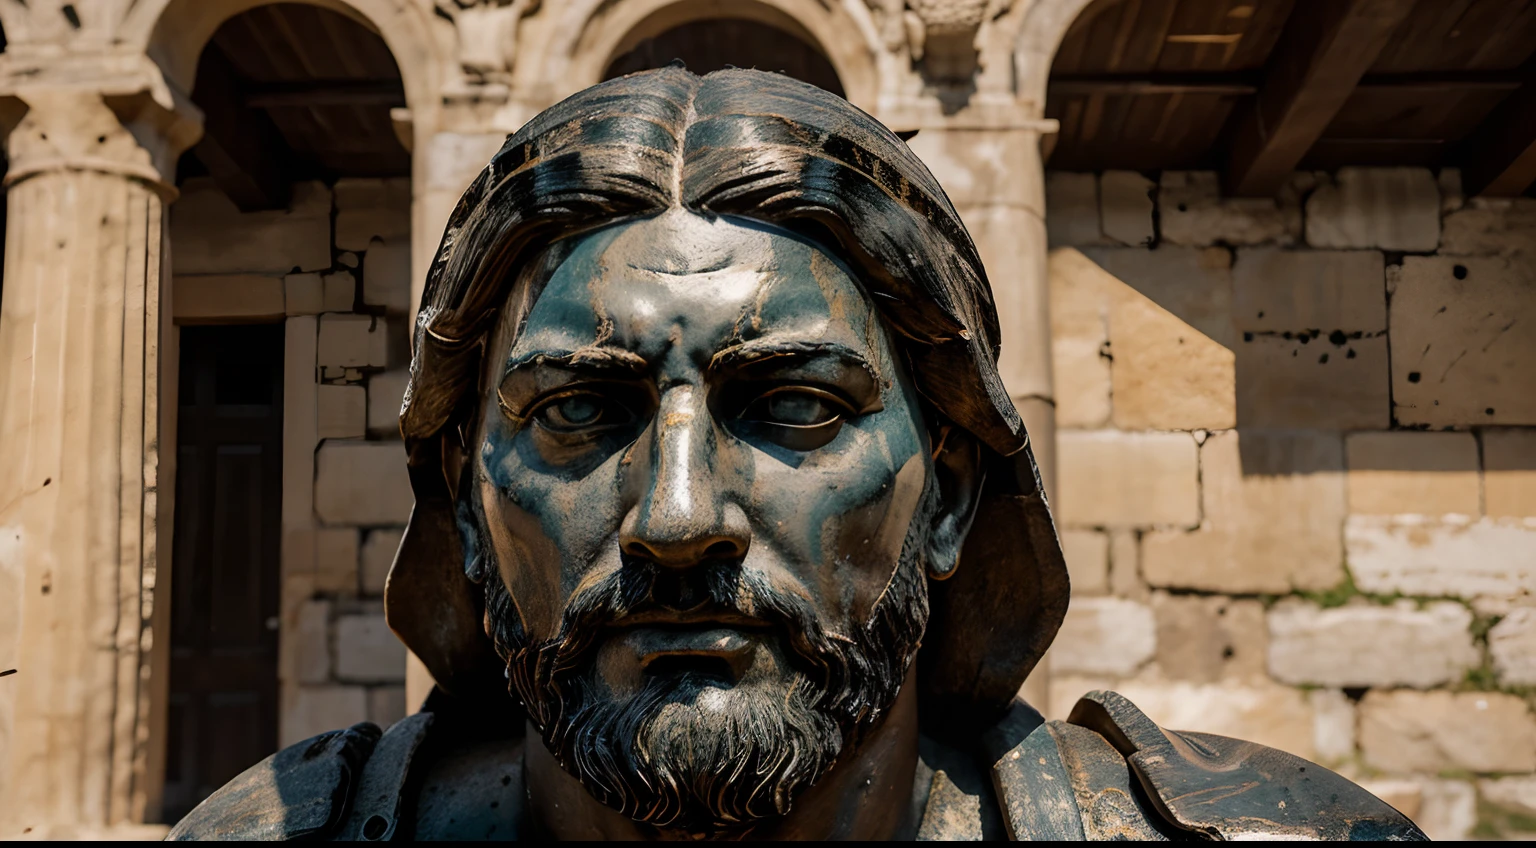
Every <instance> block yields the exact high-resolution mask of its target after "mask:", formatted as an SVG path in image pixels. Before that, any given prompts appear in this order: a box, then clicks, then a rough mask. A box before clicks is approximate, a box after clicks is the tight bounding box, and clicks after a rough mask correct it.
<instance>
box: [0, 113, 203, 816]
mask: <svg viewBox="0 0 1536 848" xmlns="http://www.w3.org/2000/svg"><path fill="white" fill-rule="evenodd" d="M10 100H11V106H12V107H13V109H14V111H16V112H19V111H20V110H21V109H25V112H24V113H23V114H21V117H20V121H19V123H18V124H17V126H16V127H15V129H14V130H13V131H12V133H11V135H10V137H9V139H8V150H9V152H10V158H11V169H10V172H9V174H8V175H7V178H6V183H7V202H8V214H7V220H8V227H7V232H6V240H5V277H4V297H3V302H0V665H3V666H6V667H15V668H17V669H18V673H17V674H15V675H12V676H10V677H7V678H0V837H7V836H15V835H18V833H19V832H20V831H22V830H25V829H28V828H30V829H31V830H32V834H31V835H34V836H35V835H69V834H70V832H71V829H72V828H78V830H77V831H75V832H77V833H79V834H80V835H89V834H91V833H93V832H99V830H100V829H102V828H105V827H107V826H111V825H117V824H122V823H128V822H136V821H143V820H144V817H145V815H146V812H147V811H148V810H149V808H151V807H152V806H155V805H157V803H158V792H159V785H160V782H161V775H160V772H161V771H162V769H163V752H162V751H160V750H159V749H160V748H161V747H163V746H161V745H159V744H155V745H151V744H150V742H151V740H152V739H154V740H155V741H156V742H157V743H158V742H160V741H163V739H162V738H161V737H162V736H163V734H162V733H160V732H157V731H158V730H159V729H160V728H163V726H164V721H165V716H164V707H165V704H164V701H165V692H164V686H165V678H166V675H165V674H164V673H163V665H162V664H163V662H164V660H165V651H164V650H163V648H164V647H165V646H167V645H168V643H169V634H168V633H166V632H165V626H166V625H167V624H168V619H166V618H165V616H164V609H163V608H164V606H165V604H166V602H167V599H168V595H167V593H166V591H165V588H166V587H165V583H166V582H167V580H166V579H167V578H168V576H169V543H170V538H169V526H170V522H169V520H168V519H169V516H168V515H166V514H165V512H166V507H168V506H169V498H168V497H166V499H164V500H162V498H161V494H162V492H164V491H165V490H166V489H167V488H168V487H169V484H170V482H171V481H172V479H173V475H171V474H169V473H168V468H169V466H170V463H171V461H172V460H173V459H174V444H175V442H174V436H173V434H171V433H169V432H168V429H169V428H168V427H167V424H169V425H170V427H174V420H175V419H174V412H175V409H174V402H172V403H170V404H167V406H168V408H166V409H163V408H162V405H161V400H162V394H161V388H162V374H163V373H166V372H165V369H164V365H165V364H166V361H165V354H166V351H167V348H168V345H167V340H168V339H169V338H170V336H169V331H170V325H169V320H168V318H169V316H168V311H167V310H168V308H169V297H168V295H169V291H168V285H169V274H168V273H167V268H166V267H165V266H166V263H165V258H166V232H165V226H164V222H165V205H166V201H167V200H168V199H169V196H170V195H171V194H172V193H173V190H172V189H170V188H168V187H167V186H166V185H165V184H164V183H163V182H162V181H161V179H160V172H161V168H163V167H164V166H165V165H164V163H165V160H166V159H171V161H174V158H173V157H174V153H175V152H176V150H175V148H177V147H179V146H181V145H180V144H179V143H175V144H169V145H167V144H166V143H165V140H166V136H165V134H164V133H161V132H156V131H155V129H156V128H155V127H153V126H146V125H145V124H144V121H143V120H141V119H142V118H143V117H144V116H145V115H152V114H155V113H156V112H157V109H156V108H155V107H154V106H153V104H146V103H145V102H138V101H134V99H132V98H126V99H125V98H117V99H116V100H115V101H114V100H112V99H111V98H107V99H104V98H103V97H102V96H100V95H99V94H97V93H95V92H92V91H84V90H78V89H71V90H40V91H33V92H28V93H20V94H18V95H17V96H16V97H15V98H11V99H10ZM109 103H110V104H111V105H109ZM162 126H169V125H168V124H166V125H162ZM145 140H148V141H149V144H147V145H146V144H145V143H144V141H145ZM172 364H173V365H174V363H172ZM169 373H171V374H174V373H175V371H174V368H173V369H172V370H171V371H170V372H169ZM171 397H172V398H174V394H172V395H171ZM163 412H165V413H169V414H167V415H163V414H162V413H163ZM162 444H165V445H167V446H169V447H168V448H167V449H166V450H165V451H164V452H162V450H161V445H162ZM162 487H165V488H162ZM162 529H163V530H164V532H162ZM157 584H158V585H157ZM156 666H159V667H158V668H157V667H156ZM152 672H153V673H152ZM156 687H158V689H157V688H156ZM157 724H158V725H159V727H158V728H157V727H156V725H157Z"/></svg>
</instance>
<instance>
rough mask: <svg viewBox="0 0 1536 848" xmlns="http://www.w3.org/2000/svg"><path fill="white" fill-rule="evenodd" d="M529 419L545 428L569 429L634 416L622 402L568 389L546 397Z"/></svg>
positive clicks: (610, 424)
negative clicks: (563, 392) (544, 401)
mask: <svg viewBox="0 0 1536 848" xmlns="http://www.w3.org/2000/svg"><path fill="white" fill-rule="evenodd" d="M533 418H534V420H535V421H537V422H538V423H539V425H540V426H542V427H544V428H546V429H549V430H554V431H556V432H572V431H576V430H588V429H593V428H599V427H616V426H619V425H622V424H626V423H628V422H630V421H632V420H633V419H634V413H633V412H631V411H630V409H629V407H627V406H625V405H624V404H622V403H620V402H618V401H616V400H614V399H612V398H608V397H604V396H603V395H600V394H597V393H596V392H572V393H570V394H566V395H560V396H557V397H555V398H552V399H550V400H549V401H547V402H546V403H544V404H543V405H542V406H540V407H539V408H538V409H537V410H536V411H535V412H534V413H533Z"/></svg>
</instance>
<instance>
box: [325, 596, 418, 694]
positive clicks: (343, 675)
mask: <svg viewBox="0 0 1536 848" xmlns="http://www.w3.org/2000/svg"><path fill="white" fill-rule="evenodd" d="M336 676H337V677H338V678H340V679H342V680H352V681H368V682H388V683H403V682H405V645H403V644H401V643H400V640H399V639H397V638H395V634H394V633H393V632H391V631H390V629H389V625H387V624H385V623H384V616H383V614H382V613H381V614H378V615H343V616H341V617H339V618H337V619H336Z"/></svg>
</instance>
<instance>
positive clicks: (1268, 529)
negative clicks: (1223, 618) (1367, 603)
mask: <svg viewBox="0 0 1536 848" xmlns="http://www.w3.org/2000/svg"><path fill="white" fill-rule="evenodd" d="M1342 441H1343V440H1342V439H1341V438H1340V437H1339V436H1338V435H1337V434H1332V433H1326V432H1295V433H1286V432H1263V431H1242V432H1241V435H1239V431H1228V432H1225V433H1216V434H1213V435H1211V437H1210V438H1208V439H1207V440H1206V441H1205V444H1204V445H1202V446H1201V448H1200V468H1201V471H1200V474H1201V482H1202V492H1201V502H1202V504H1203V508H1204V513H1205V520H1204V522H1203V523H1202V525H1201V528H1200V529H1199V530H1198V531H1195V532H1192V533H1186V532H1181V531H1171V530H1154V531H1152V532H1150V533H1148V534H1146V535H1144V536H1143V537H1142V545H1141V573H1142V576H1143V577H1144V578H1145V579H1146V581H1147V582H1148V583H1150V584H1151V585H1153V586H1164V587H1169V588H1184V589H1199V590H1202V591H1208V592H1230V593H1234V594H1253V593H1285V592H1289V591H1291V590H1293V589H1303V590H1320V589H1327V588H1330V587H1332V586H1335V585H1338V583H1339V582H1340V581H1341V580H1343V579H1344V566H1343V561H1344V556H1343V551H1342V550H1341V547H1340V544H1339V526H1340V525H1341V524H1342V523H1343V521H1344V479H1343V473H1342V472H1343V463H1344V457H1343V453H1344V450H1343V444H1342Z"/></svg>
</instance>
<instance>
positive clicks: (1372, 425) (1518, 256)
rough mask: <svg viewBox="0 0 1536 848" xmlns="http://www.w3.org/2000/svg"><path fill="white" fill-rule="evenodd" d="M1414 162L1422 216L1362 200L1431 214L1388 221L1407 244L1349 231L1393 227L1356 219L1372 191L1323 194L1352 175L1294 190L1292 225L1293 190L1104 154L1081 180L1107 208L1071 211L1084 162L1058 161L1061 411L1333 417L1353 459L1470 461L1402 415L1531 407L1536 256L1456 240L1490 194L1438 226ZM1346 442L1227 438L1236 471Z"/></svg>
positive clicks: (1461, 418) (1338, 460) (1146, 423)
mask: <svg viewBox="0 0 1536 848" xmlns="http://www.w3.org/2000/svg"><path fill="white" fill-rule="evenodd" d="M1399 170H1403V171H1408V170H1411V169H1399ZM1418 173H1421V174H1422V176H1423V181H1424V182H1426V183H1427V184H1428V188H1429V190H1430V192H1431V193H1432V196H1431V198H1430V199H1429V200H1430V201H1431V202H1430V203H1427V204H1421V205H1422V206H1424V207H1425V208H1423V209H1422V213H1424V215H1423V216H1425V217H1427V218H1428V219H1429V220H1428V221H1427V222H1415V221H1414V220H1413V218H1414V216H1415V215H1417V214H1421V210H1419V209H1415V207H1414V206H1413V204H1411V203H1404V204H1402V205H1399V206H1397V208H1392V209H1385V210H1374V211H1376V212H1378V213H1380V214H1379V215H1378V216H1377V217H1382V218H1387V219H1388V220H1387V225H1388V227H1387V228H1390V229H1395V230H1398V231H1407V234H1408V235H1409V236H1412V235H1413V232H1412V231H1413V230H1414V229H1417V230H1420V231H1427V235H1425V236H1420V237H1418V238H1417V243H1414V242H1413V240H1412V239H1402V238H1399V239H1397V241H1398V242H1399V243H1402V244H1403V246H1404V247H1408V248H1416V249H1417V250H1422V251H1425V252H1424V253H1421V254H1417V253H1408V251H1407V250H1402V251H1392V250H1380V249H1361V248H1362V247H1364V244H1368V243H1370V242H1371V241H1392V239H1390V238H1388V239H1380V238H1378V239H1368V238H1353V239H1352V238H1351V235H1357V236H1358V235H1359V234H1358V233H1351V230H1354V231H1359V230H1362V229H1367V228H1369V226H1370V225H1369V223H1368V222H1362V221H1360V220H1358V219H1361V218H1364V217H1366V215H1367V214H1368V213H1369V212H1371V211H1373V210H1363V211H1362V210H1359V209H1354V208H1351V207H1349V206H1348V205H1346V204H1343V203H1340V202H1337V201H1335V200H1334V199H1333V196H1334V195H1336V194H1338V193H1341V192H1342V191H1344V190H1347V188H1348V184H1347V182H1346V183H1345V188H1344V189H1340V188H1339V187H1338V185H1337V184H1336V183H1335V182H1333V181H1331V180H1328V178H1326V177H1325V178H1324V180H1325V181H1326V182H1325V183H1324V185H1323V186H1321V187H1320V188H1316V189H1313V190H1312V191H1311V195H1310V197H1308V198H1306V211H1307V213H1308V214H1307V217H1306V221H1305V227H1303V215H1302V206H1301V204H1302V198H1301V197H1300V194H1299V192H1296V191H1294V190H1293V191H1291V192H1290V193H1289V196H1288V197H1287V196H1284V195H1283V196H1282V197H1281V198H1280V200H1278V201H1276V200H1272V199H1262V200H1247V199H1244V200H1233V199H1222V198H1219V197H1217V195H1216V192H1215V186H1214V181H1213V180H1212V181H1211V183H1212V184H1210V185H1204V184H1203V183H1204V182H1206V181H1205V180H1202V179H1200V177H1202V176H1203V175H1200V174H1167V175H1165V176H1164V178H1163V180H1162V185H1161V186H1160V187H1159V186H1156V185H1154V184H1153V183H1152V182H1151V181H1150V180H1147V179H1146V178H1144V177H1142V176H1141V175H1139V174H1134V173H1131V172H1110V173H1107V174H1105V175H1104V176H1103V178H1102V181H1101V185H1100V187H1099V189H1098V190H1099V192H1100V195H1099V196H1098V197H1097V198H1094V197H1093V196H1092V195H1090V196H1089V197H1090V198H1091V199H1094V200H1097V201H1100V202H1101V203H1102V219H1100V218H1099V216H1098V215H1095V216H1094V217H1093V218H1092V219H1089V220H1086V221H1085V220H1082V219H1081V218H1080V217H1079V218H1077V219H1075V224H1076V226H1074V220H1073V215H1072V209H1071V206H1072V204H1071V202H1070V201H1071V200H1072V197H1071V195H1072V194H1073V193H1074V192H1073V191H1072V190H1071V189H1072V188H1073V186H1072V185H1071V184H1072V183H1078V184H1079V186H1080V187H1083V188H1087V189H1088V190H1089V191H1092V190H1093V186H1092V182H1091V181H1092V180H1093V179H1094V178H1093V175H1087V174H1065V173H1056V174H1052V175H1051V182H1052V183H1053V186H1052V188H1053V191H1052V192H1051V194H1052V198H1051V202H1052V207H1051V208H1052V212H1051V216H1050V219H1049V220H1050V223H1051V229H1052V241H1053V246H1056V250H1055V251H1054V252H1053V253H1052V257H1051V270H1052V276H1053V283H1052V286H1053V291H1052V313H1053V334H1054V344H1055V347H1054V354H1055V357H1056V360H1057V361H1056V363H1055V367H1056V371H1057V375H1058V376H1057V385H1058V386H1059V387H1063V388H1062V389H1061V390H1059V391H1058V395H1059V397H1058V425H1059V426H1061V427H1064V428H1102V427H1113V428H1115V429H1118V430H1126V431H1146V430H1154V431H1181V430H1182V431H1200V430H1204V431H1222V430H1228V429H1232V428H1237V429H1240V430H1250V431H1258V430H1264V431H1308V432H1319V433H1342V434H1350V435H1349V437H1348V439H1347V441H1348V450H1347V453H1348V458H1349V462H1348V467H1350V468H1351V469H1355V470H1368V469H1376V470H1405V471H1407V470H1412V471H1417V472H1426V471H1443V472H1447V473H1452V472H1458V471H1466V470H1471V471H1473V472H1475V471H1476V469H1477V466H1478V462H1479V451H1478V443H1477V439H1476V438H1475V437H1474V436H1473V435H1472V434H1471V433H1466V432H1458V433H1455V434H1451V433H1445V434H1444V437H1443V438H1439V439H1435V438H1429V437H1428V434H1424V435H1422V436H1421V435H1417V434H1413V435H1410V434H1409V433H1407V432H1403V431H1437V432H1438V431H1446V430H1456V431H1466V430H1469V429H1473V428H1477V429H1480V430H1486V432H1485V433H1484V435H1485V437H1486V436H1488V435H1494V437H1495V439H1497V438H1502V437H1501V436H1498V435H1497V434H1499V433H1500V432H1501V431H1500V430H1497V429H1487V428H1497V427H1501V426H1511V425H1513V426H1519V425H1529V424H1536V377H1533V376H1531V373H1530V370H1529V367H1528V363H1530V362H1531V361H1533V360H1536V333H1531V332H1522V330H1521V328H1522V327H1528V326H1529V325H1531V324H1533V323H1536V261H1533V260H1532V259H1531V258H1527V257H1526V256H1524V255H1523V253H1522V251H1523V250H1528V249H1529V246H1528V245H1527V246H1526V247H1524V248H1522V247H1521V245H1522V244H1523V243H1525V242H1524V240H1521V239H1511V240H1510V241H1509V248H1510V249H1508V250H1502V251H1496V252H1492V253H1491V254H1489V253H1488V252H1487V251H1484V252H1485V255H1464V254H1462V253H1459V252H1457V253H1453V252H1452V251H1458V250H1466V249H1468V248H1477V247H1478V245H1471V244H1467V242H1468V241H1469V239H1468V238H1466V237H1465V236H1466V231H1467V230H1469V229H1474V228H1475V229H1478V230H1483V231H1486V230H1487V229H1488V227H1489V226H1490V221H1488V220H1487V219H1488V218H1489V217H1490V216H1489V211H1490V210H1483V209H1476V208H1470V207H1469V208H1468V209H1466V210H1464V211H1462V212H1453V213H1451V214H1450V215H1448V216H1447V220H1446V225H1445V244H1443V245H1442V244H1441V243H1440V237H1441V233H1440V229H1441V228H1440V220H1439V213H1440V208H1439V206H1440V204H1439V197H1438V192H1436V191H1435V184H1434V182H1433V179H1432V178H1431V177H1430V175H1429V174H1428V172H1418ZM1211 176H1214V175H1211ZM1344 176H1345V179H1346V181H1347V180H1348V179H1349V178H1350V176H1351V175H1347V174H1346V175H1344ZM1085 177H1086V178H1087V181H1086V183H1085V181H1083V180H1082V178H1085ZM1064 184H1065V185H1064ZM1079 193H1080V192H1079ZM1154 195H1157V200H1156V202H1154V199H1153V196H1154ZM1063 200H1065V201H1066V202H1061V201H1063ZM1094 205H1095V206H1098V205H1099V203H1095V204H1094ZM1062 206H1065V207H1067V208H1065V209H1063V208H1061V207H1062ZM1154 207H1155V211H1156V212H1157V214H1156V215H1154V214H1151V213H1152V212H1153V211H1154ZM1330 207H1332V208H1330ZM1138 213H1139V214H1138ZM1330 213H1335V214H1334V215H1333V217H1335V218H1338V219H1340V220H1329V218H1330ZM1527 214H1533V213H1527ZM1458 216H1463V217H1476V218H1480V219H1482V220H1475V221H1473V220H1468V221H1459V220H1457V218H1458ZM1063 217H1066V218H1068V219H1069V220H1068V221H1065V222H1063V221H1061V220H1060V219H1061V218H1063ZM1350 219H1355V220H1350ZM1128 221H1129V222H1133V223H1136V222H1140V223H1141V226H1140V227H1139V228H1137V227H1135V226H1131V225H1128V224H1127V222H1128ZM1377 227H1378V228H1382V227H1381V225H1379V224H1378V225H1377ZM1304 240H1305V242H1307V243H1310V244H1313V245H1317V246H1316V247H1309V246H1308V244H1307V243H1303V241H1304ZM1127 241H1130V242H1132V244H1138V245H1140V246H1131V245H1129V244H1126V243H1125V242H1127ZM1067 245H1070V246H1067ZM1340 247H1344V248H1345V249H1340ZM1437 249H1438V251H1437ZM1386 431H1396V432H1395V433H1394V435H1397V434H1401V436H1402V437H1400V438H1395V439H1392V438H1382V437H1385V436H1387V432H1386ZM1365 434H1372V438H1363V436H1364V435H1365ZM1395 445H1400V446H1401V448H1402V449H1394V446H1395ZM1430 445H1433V446H1435V449H1434V450H1409V449H1408V448H1409V446H1430ZM1442 445H1443V446H1444V447H1441V446H1442ZM1344 453H1345V451H1316V450H1313V451H1304V450H1303V451H1296V450H1290V451H1287V450H1284V449H1280V450H1276V449H1273V448H1272V447H1260V446H1258V445H1257V443H1256V442H1250V441H1248V440H1245V441H1244V445H1243V449H1242V451H1241V454H1242V467H1243V472H1244V474H1257V475H1270V474H1307V473H1313V472H1316V471H1336V470H1342V469H1343V468H1344V467H1345V462H1344ZM1329 454H1332V455H1331V456H1330V455H1329ZM1509 454H1510V455H1509V456H1508V457H1507V458H1503V457H1501V458H1500V460H1501V461H1507V462H1509V463H1512V466H1511V467H1513V468H1515V469H1521V470H1529V469H1531V468H1532V467H1533V466H1536V453H1532V452H1530V451H1511V452H1509Z"/></svg>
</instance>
